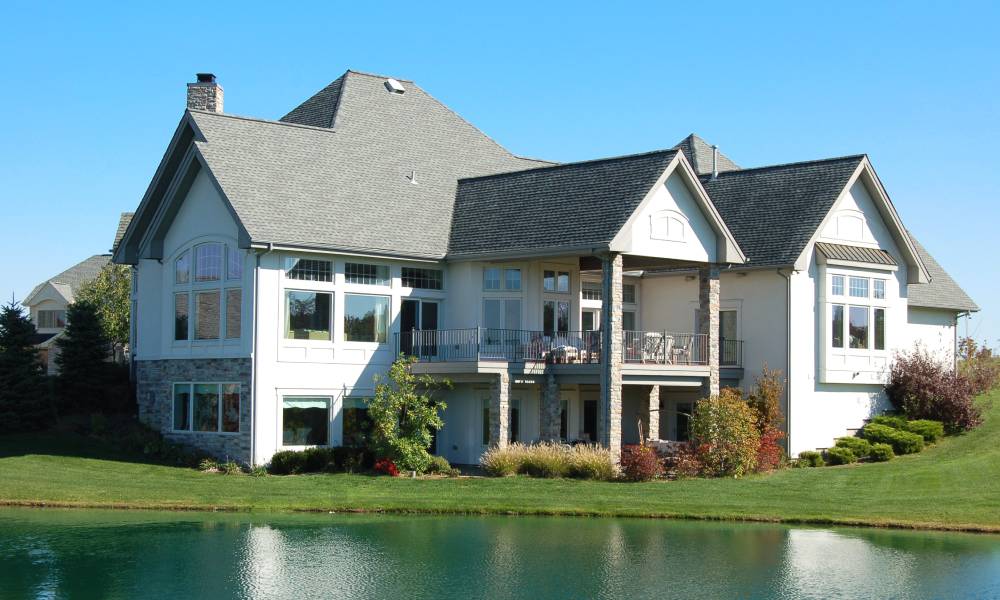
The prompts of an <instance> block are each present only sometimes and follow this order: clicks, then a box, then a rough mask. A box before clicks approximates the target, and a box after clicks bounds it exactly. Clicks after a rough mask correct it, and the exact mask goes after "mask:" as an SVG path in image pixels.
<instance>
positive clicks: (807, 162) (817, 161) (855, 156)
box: [701, 154, 868, 177]
mask: <svg viewBox="0 0 1000 600" xmlns="http://www.w3.org/2000/svg"><path fill="white" fill-rule="evenodd" d="M866 156H868V155H867V154H848V155H845V156H834V157H831V158H817V159H814V160H800V161H797V162H788V163H778V164H774V165H763V166H760V167H747V168H741V169H739V170H736V171H723V172H721V173H719V174H718V177H723V176H725V177H728V176H730V175H739V174H740V173H747V172H749V171H764V170H766V169H783V168H786V167H799V166H803V165H812V164H820V163H828V162H836V161H842V160H848V159H862V158H865V157H866ZM701 177H711V175H710V174H709V175H702V176H701Z"/></svg>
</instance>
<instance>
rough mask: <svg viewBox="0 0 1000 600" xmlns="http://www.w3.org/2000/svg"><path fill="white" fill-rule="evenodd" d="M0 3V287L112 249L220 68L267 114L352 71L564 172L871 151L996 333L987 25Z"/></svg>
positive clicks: (947, 8) (877, 7)
mask: <svg viewBox="0 0 1000 600" xmlns="http://www.w3.org/2000/svg"><path fill="white" fill-rule="evenodd" d="M140 4H146V3H133V4H131V5H128V6H120V7H115V6H103V5H100V4H99V3H91V2H88V3H73V4H69V3H67V4H58V3H27V2H25V3H13V2H8V3H4V5H3V7H2V8H0V66H2V72H3V84H2V88H0V114H2V115H3V118H2V120H0V184H2V185H0V201H2V205H3V208H4V218H3V219H2V222H0V251H2V255H3V256H5V257H7V260H5V261H4V262H3V265H2V266H0V291H2V293H3V295H4V296H7V297H9V295H10V294H11V292H13V293H14V294H15V296H16V297H17V298H18V299H21V298H23V297H24V295H25V294H26V293H27V292H28V291H29V290H30V289H31V287H32V286H33V285H34V284H35V283H36V282H38V281H40V280H44V279H46V278H48V277H50V276H52V275H54V274H56V273H58V272H59V271H60V270H62V269H64V268H66V267H68V266H70V265H72V264H74V263H75V262H77V261H79V260H81V259H82V258H84V257H86V256H89V255H90V254H95V253H101V252H104V251H106V250H107V249H108V247H109V246H110V244H111V240H112V236H113V233H114V229H115V224H116V222H117V219H118V214H119V213H120V212H121V211H125V210H133V209H134V208H135V207H136V205H137V204H138V202H139V199H140V198H141V196H142V194H143V192H144V191H145V188H146V186H147V184H148V182H149V179H150V177H151V176H152V174H153V171H154V169H155V168H156V165H157V163H158V162H159V160H160V158H161V156H162V153H163V151H164V150H165V148H166V144H167V141H168V140H169V138H170V135H171V133H172V132H173V130H174V128H175V127H176V125H177V121H178V119H179V118H180V116H181V113H182V111H183V108H184V94H185V85H184V84H185V83H187V82H188V81H191V80H192V77H193V75H194V73H195V72H197V71H211V72H214V73H216V74H217V75H218V76H219V80H220V82H221V83H222V84H223V86H224V87H225V92H226V111H227V112H231V113H235V114H242V115H252V116H258V117H264V118H278V117H280V116H281V115H282V114H284V113H285V112H286V111H287V110H289V109H290V108H292V107H293V106H295V105H296V104H297V103H298V102H300V101H301V100H303V99H304V98H306V97H307V96H308V95H310V94H311V93H313V92H314V91H316V90H317V89H319V88H321V87H323V86H324V85H326V84H327V83H328V82H330V81H331V80H333V79H335V78H336V77H338V76H339V75H340V74H341V73H342V72H343V71H344V70H345V69H347V68H352V69H357V70H362V71H372V72H376V73H385V74H390V75H395V76H397V77H401V78H407V79H413V80H415V81H417V82H418V83H419V84H420V85H421V86H422V87H423V88H424V89H426V90H428V91H429V92H430V93H431V94H433V95H435V96H436V97H437V98H438V99H440V100H441V101H443V102H444V103H445V104H447V105H449V106H450V107H452V108H453V109H455V110H456V111H457V112H458V113H460V114H462V115H463V116H464V117H466V118H467V119H468V120H470V121H471V122H472V123H474V124H475V125H477V126H478V127H479V128H481V129H482V130H483V131H485V132H486V133H487V134H489V135H490V136H492V137H493V138H495V139H496V140H498V141H499V142H500V143H501V144H503V145H505V146H506V147H507V148H509V149H511V150H512V151H514V152H516V153H519V154H524V155H528V156H536V157H543V158H548V159H553V160H559V161H568V160H578V159H587V158H595V157H600V156H607V155H615V154H623V153H630V152H638V151H645V150H651V149H656V148H664V147H669V146H672V145H673V144H674V143H676V142H677V141H678V140H680V139H681V138H682V137H684V136H685V135H687V134H688V133H690V132H692V131H694V132H697V133H698V134H700V135H701V136H702V137H704V138H706V139H708V140H709V141H711V142H713V143H717V144H719V145H720V147H721V148H722V150H723V151H724V152H725V153H727V154H729V155H730V156H731V157H732V158H733V159H734V160H736V161H737V162H738V163H739V164H741V165H743V166H758V165H765V164H773V163H781V162H792V161H798V160H807V159H814V158H822V157H829V156H837V155H844V154H853V153H859V152H865V153H867V154H869V155H870V156H871V159H872V161H873V163H874V165H875V168H876V170H877V171H878V173H879V175H880V176H881V178H882V180H883V182H884V183H885V185H886V187H887V188H888V190H889V193H890V195H891V196H892V198H893V201H894V202H895V204H896V207H897V209H898V210H899V212H900V213H901V214H902V216H903V220H904V222H905V223H906V224H907V226H908V227H910V229H911V230H913V231H914V233H915V234H916V235H917V236H918V238H919V239H920V240H921V241H922V242H923V243H924V245H925V246H927V248H928V249H929V250H930V251H931V253H933V254H934V255H935V256H936V257H937V259H938V260H939V261H940V262H941V263H942V264H943V265H944V266H945V268H946V269H947V270H948V271H949V272H950V273H951V274H952V275H953V276H954V277H955V278H956V279H957V280H958V281H959V282H960V284H961V285H962V286H963V287H964V288H965V289H966V291H968V292H969V293H970V294H971V295H972V296H973V298H974V299H975V300H976V301H977V302H978V303H979V305H980V306H981V307H982V308H983V312H982V313H980V315H978V316H976V317H975V318H974V319H973V320H972V323H971V325H970V331H972V332H974V333H975V335H976V337H977V338H979V339H984V338H985V339H988V340H989V342H990V344H991V345H996V343H997V338H1000V301H998V300H997V295H998V293H1000V282H998V277H997V275H998V273H997V271H998V269H997V261H996V248H997V240H998V238H1000V234H998V232H997V226H998V223H997V221H998V216H1000V209H998V204H1000V169H998V161H997V155H998V152H997V151H998V144H1000V111H998V104H997V98H998V97H1000V35H998V34H997V28H998V23H1000V10H998V8H997V6H996V4H990V3H981V4H979V3H976V4H972V3H962V4H961V5H951V4H949V5H941V4H939V5H938V6H932V5H930V4H923V3H915V2H907V3H898V4H888V3H875V2H860V3H856V4H854V3H849V2H836V3H826V4H825V5H824V6H822V7H812V6H807V5H812V4H814V3H805V2H790V3H787V4H771V5H768V6H762V3H757V2H754V3H739V4H732V5H728V4H727V3H724V2H712V3H704V8H703V7H701V6H698V7H694V6H691V5H693V4H701V3H666V2H660V3H655V4H650V5H648V6H645V7H641V6H631V7H626V5H625V4H624V3H608V2H602V3H599V4H593V5H589V4H587V3H584V2H572V3H566V4H563V5H561V6H554V5H553V6H549V5H547V3H542V2H537V1H536V2H531V3H526V4H518V3H514V2H496V3H475V2H461V3H455V4H451V5H445V4H443V3H434V4H433V6H424V5H421V4H418V3H413V2H407V3H400V4H397V5H383V6H381V7H379V8H371V7H369V6H367V5H368V4H374V3H362V2H356V3H335V2H323V3H316V4H314V5H312V6H305V5H297V6H295V7H294V8H293V6H292V3H282V4H279V3H268V4H264V3H261V4H254V3H251V2H240V3H233V4H223V3H206V2H198V3H185V2H162V3H157V4H156V5H154V6H139V5H140Z"/></svg>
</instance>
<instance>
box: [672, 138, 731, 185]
mask: <svg viewBox="0 0 1000 600" xmlns="http://www.w3.org/2000/svg"><path fill="white" fill-rule="evenodd" d="M674 148H676V149H678V150H683V151H684V155H685V156H686V157H687V159H688V162H690V163H691V166H692V167H694V170H695V172H696V173H698V174H699V175H711V174H712V162H713V159H714V157H713V154H714V153H715V150H713V148H712V146H711V145H710V144H709V143H708V142H706V141H705V140H703V139H701V138H700V137H698V136H697V135H695V134H693V133H692V134H691V135H689V136H687V137H686V138H684V139H683V140H681V141H680V142H679V143H678V144H677V145H676V146H674ZM717 169H718V171H719V173H725V172H728V171H738V170H739V169H740V167H739V165H737V164H736V163H734V162H733V161H732V160H731V159H730V158H729V157H728V156H726V155H725V154H723V153H722V152H719V160H718V165H717Z"/></svg>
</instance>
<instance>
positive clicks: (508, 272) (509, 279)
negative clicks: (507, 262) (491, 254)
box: [503, 269, 521, 290]
mask: <svg viewBox="0 0 1000 600" xmlns="http://www.w3.org/2000/svg"><path fill="white" fill-rule="evenodd" d="M503 278H504V287H505V288H507V289H508V290H519V289H521V269H504V270H503Z"/></svg>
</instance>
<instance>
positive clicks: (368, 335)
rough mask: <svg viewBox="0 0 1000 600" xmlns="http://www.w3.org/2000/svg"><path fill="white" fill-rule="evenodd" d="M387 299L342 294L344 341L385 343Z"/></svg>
mask: <svg viewBox="0 0 1000 600" xmlns="http://www.w3.org/2000/svg"><path fill="white" fill-rule="evenodd" d="M388 323H389V297H388V296H368V295H363V294H344V340H345V341H348V342H378V343H379V344H384V343H385V338H386V332H387V331H388Z"/></svg>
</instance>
